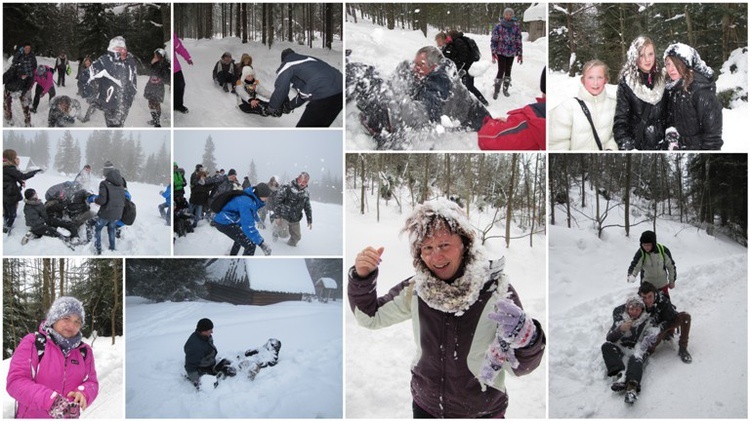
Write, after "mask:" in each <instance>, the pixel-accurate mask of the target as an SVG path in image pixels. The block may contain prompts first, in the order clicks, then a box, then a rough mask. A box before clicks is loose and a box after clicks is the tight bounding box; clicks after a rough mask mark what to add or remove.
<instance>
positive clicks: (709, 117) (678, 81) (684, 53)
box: [664, 43, 724, 150]
mask: <svg viewBox="0 0 750 421" xmlns="http://www.w3.org/2000/svg"><path fill="white" fill-rule="evenodd" d="M664 67H665V68H666V69H667V74H668V75H669V79H670V81H669V82H668V83H667V93H666V95H667V122H666V125H667V130H666V139H667V143H669V149H681V150H721V146H722V145H723V144H724V141H723V140H722V139H721V130H722V118H723V115H722V106H721V103H720V102H719V99H718V98H717V97H716V82H715V81H714V80H713V75H714V71H713V69H711V68H710V67H708V66H707V65H706V63H705V62H704V61H703V60H702V59H701V57H700V55H699V54H698V51H696V50H695V49H694V48H693V47H691V46H689V45H685V44H681V43H677V44H672V45H670V46H669V47H667V49H666V50H665V51H664Z"/></svg>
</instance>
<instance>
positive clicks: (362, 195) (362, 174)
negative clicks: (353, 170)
mask: <svg viewBox="0 0 750 421" xmlns="http://www.w3.org/2000/svg"><path fill="white" fill-rule="evenodd" d="M359 162H360V165H361V166H362V170H361V171H360V177H362V191H361V192H360V195H359V199H360V205H359V213H360V214H362V215H364V214H365V193H366V190H367V182H366V181H365V156H364V155H362V154H359Z"/></svg>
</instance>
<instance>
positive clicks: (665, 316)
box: [638, 282, 693, 363]
mask: <svg viewBox="0 0 750 421" xmlns="http://www.w3.org/2000/svg"><path fill="white" fill-rule="evenodd" d="M638 295H640V296H641V298H643V303H644V304H645V305H646V311H647V312H648V313H649V314H650V315H651V317H652V318H653V319H654V322H655V323H656V324H657V325H658V326H659V334H658V335H657V336H656V340H655V341H654V343H653V344H652V345H651V348H650V349H649V353H653V352H654V350H655V349H656V347H657V345H659V344H660V343H661V342H662V341H668V340H671V339H672V338H673V337H674V334H675V333H676V331H677V329H679V331H680V340H679V342H678V343H677V345H678V346H679V349H678V350H677V355H679V356H680V359H681V360H682V362H684V363H691V362H693V357H692V356H691V355H690V352H688V349H687V347H688V341H689V340H690V325H691V323H692V318H691V317H690V314H689V313H687V312H684V311H680V312H678V311H677V310H676V308H675V306H674V304H672V302H671V301H670V300H669V296H667V295H665V294H664V293H662V292H661V291H659V290H658V289H657V288H656V287H655V286H654V285H652V284H650V283H648V282H644V283H642V284H641V286H640V287H639V288H638Z"/></svg>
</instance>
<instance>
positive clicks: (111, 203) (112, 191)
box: [88, 161, 126, 255]
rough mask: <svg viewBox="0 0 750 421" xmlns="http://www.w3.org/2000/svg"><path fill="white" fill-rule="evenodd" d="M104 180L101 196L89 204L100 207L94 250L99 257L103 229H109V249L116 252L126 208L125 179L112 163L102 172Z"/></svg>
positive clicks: (91, 198) (90, 199)
mask: <svg viewBox="0 0 750 421" xmlns="http://www.w3.org/2000/svg"><path fill="white" fill-rule="evenodd" d="M102 174H103V175H104V180H102V181H101V183H99V195H93V194H92V195H91V196H89V199H88V200H89V203H96V204H97V205H99V212H98V213H97V214H96V216H97V218H96V221H95V230H96V231H95V238H96V240H95V243H94V248H95V251H96V254H97V255H100V254H102V229H103V228H104V227H105V226H106V227H107V236H108V237H109V249H110V250H111V251H114V250H115V239H116V238H117V233H116V230H117V221H119V220H120V218H121V217H122V211H123V209H124V208H125V199H126V194H125V193H126V192H125V179H124V178H122V176H121V175H120V170H118V169H116V168H115V167H114V165H113V164H112V162H111V161H107V162H105V163H104V169H103V170H102Z"/></svg>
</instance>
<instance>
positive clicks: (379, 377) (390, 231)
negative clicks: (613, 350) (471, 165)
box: [344, 192, 551, 419]
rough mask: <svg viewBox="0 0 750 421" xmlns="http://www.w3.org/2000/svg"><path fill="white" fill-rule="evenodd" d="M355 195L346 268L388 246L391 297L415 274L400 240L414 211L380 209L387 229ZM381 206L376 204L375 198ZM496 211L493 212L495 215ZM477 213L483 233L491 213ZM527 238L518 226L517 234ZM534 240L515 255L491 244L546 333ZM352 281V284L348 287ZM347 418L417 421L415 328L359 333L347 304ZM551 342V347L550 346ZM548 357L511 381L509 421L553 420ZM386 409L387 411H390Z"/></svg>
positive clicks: (383, 285) (385, 274)
mask: <svg viewBox="0 0 750 421" xmlns="http://www.w3.org/2000/svg"><path fill="white" fill-rule="evenodd" d="M355 197H357V195H356V194H353V193H352V192H349V194H347V213H346V216H347V221H346V229H347V233H348V235H347V238H346V250H347V252H346V255H345V256H344V260H345V268H346V269H347V270H348V268H349V267H351V266H352V265H353V264H354V258H355V255H356V254H357V252H359V251H360V250H362V249H363V248H364V247H366V246H368V245H371V246H374V247H379V246H383V247H385V251H384V253H383V263H382V264H381V266H380V277H379V279H380V281H379V282H378V295H383V294H385V293H386V292H387V291H388V290H389V289H390V288H392V287H393V286H394V285H395V284H397V283H399V282H401V281H403V280H404V279H406V278H407V277H409V276H411V275H413V274H414V268H413V266H412V259H411V256H410V253H409V245H408V240H407V237H406V236H399V235H398V232H399V231H400V230H401V228H402V227H403V224H404V221H405V219H406V217H407V215H408V214H409V210H407V208H406V207H405V208H404V212H403V214H399V213H398V209H397V207H396V205H395V203H394V202H395V201H391V204H390V205H389V206H386V205H384V204H383V203H381V205H380V209H381V217H380V222H377V221H376V217H375V213H374V212H371V213H369V214H366V215H360V214H359V206H358V205H357V204H356V203H354V200H355V199H353V198H355ZM368 200H369V203H373V204H374V203H375V200H376V199H375V197H369V198H368ZM492 211H494V209H493V210H492ZM487 212H488V213H480V212H478V211H477V210H476V208H472V210H471V221H472V223H473V224H474V226H484V225H486V224H487V223H488V221H489V220H490V219H491V217H492V214H491V213H489V212H491V211H487ZM504 232H505V228H504V227H503V226H496V227H495V228H493V233H494V234H496V235H503V234H504ZM521 234H522V233H521V232H520V230H518V229H517V228H516V227H513V228H512V229H511V235H513V236H514V237H515V236H519V235H521ZM528 244H529V242H528V238H524V239H520V240H514V241H513V242H511V247H510V248H509V249H506V248H505V243H504V241H502V240H500V239H494V240H489V241H488V243H487V245H486V247H487V248H488V250H489V255H490V256H492V257H494V258H499V257H501V256H505V259H506V264H505V270H506V272H507V273H508V274H509V277H510V282H511V284H512V285H513V286H514V287H515V289H516V291H517V292H518V294H519V296H520V298H521V301H522V303H523V306H524V309H525V310H526V311H527V312H528V314H529V315H531V316H532V317H533V318H535V319H537V320H539V322H540V323H541V324H542V326H545V327H546V326H547V316H546V314H547V313H546V310H547V304H546V288H545V280H546V273H545V264H544V263H545V261H546V252H545V249H546V238H545V237H544V236H543V235H537V236H535V237H534V247H533V248H530V247H529V246H528ZM344 282H346V280H345V281H344ZM345 312H346V316H345V320H346V382H347V383H346V417H347V418H372V419H388V418H412V410H411V394H410V389H409V382H410V378H411V375H410V371H409V369H410V366H411V363H412V360H413V358H414V355H415V345H414V337H413V332H412V325H411V323H410V322H405V323H401V324H399V325H396V326H391V327H389V328H386V329H380V330H368V329H365V328H363V327H360V326H359V325H358V324H357V322H356V320H355V319H354V316H353V315H352V313H351V310H350V308H349V306H348V304H347V306H346V309H345ZM548 343H551V342H550V341H548ZM546 373H547V357H546V356H545V358H544V359H543V360H542V363H541V365H540V366H539V368H537V369H536V370H535V371H534V372H533V373H531V374H529V375H527V376H523V377H520V378H515V377H513V376H508V377H506V386H507V389H508V394H509V397H510V404H509V406H508V411H507V413H506V417H508V418H511V419H512V418H545V417H546V411H547V406H546V393H547V387H546V377H547V375H546ZM384 402H387V403H388V404H385V405H384V404H383V403H384Z"/></svg>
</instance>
